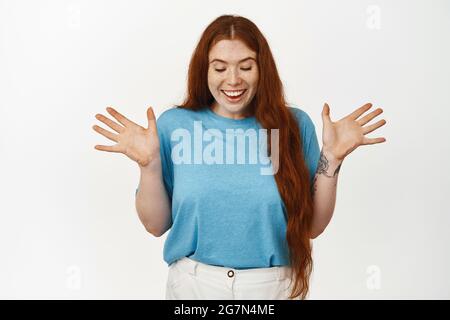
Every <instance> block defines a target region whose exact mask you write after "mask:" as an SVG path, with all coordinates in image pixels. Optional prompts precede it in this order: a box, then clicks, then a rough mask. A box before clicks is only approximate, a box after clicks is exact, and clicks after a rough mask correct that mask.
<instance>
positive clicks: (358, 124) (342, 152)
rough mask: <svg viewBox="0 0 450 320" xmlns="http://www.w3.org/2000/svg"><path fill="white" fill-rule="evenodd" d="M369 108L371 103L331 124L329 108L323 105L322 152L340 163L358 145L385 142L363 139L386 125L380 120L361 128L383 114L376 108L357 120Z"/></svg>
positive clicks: (379, 139) (383, 140) (381, 110)
mask: <svg viewBox="0 0 450 320" xmlns="http://www.w3.org/2000/svg"><path fill="white" fill-rule="evenodd" d="M371 107H372V104H371V103H366V104H365V105H363V106H362V107H360V108H358V109H356V110H355V111H353V112H352V113H350V114H349V115H348V116H346V117H344V118H342V119H341V120H339V121H337V122H333V121H331V118H330V107H329V106H328V104H326V103H325V104H324V106H323V110H322V122H323V131H322V141H323V147H322V149H323V151H324V152H326V153H327V154H329V155H332V156H333V157H334V158H335V159H336V160H338V161H342V160H344V158H345V157H346V156H347V155H348V154H350V153H351V152H352V151H353V150H355V149H356V148H357V147H359V146H360V145H367V144H375V143H381V142H385V141H386V139H385V138H367V137H365V135H366V134H368V133H370V132H372V131H374V130H376V129H378V128H379V127H381V126H383V125H384V124H386V120H384V119H382V120H380V121H378V122H376V123H374V124H371V125H367V126H365V127H363V126H364V125H365V124H367V123H368V122H369V121H370V120H372V119H373V118H375V117H376V116H378V115H379V114H381V113H382V112H383V109H381V108H378V109H376V110H374V111H372V112H371V113H369V114H367V115H366V116H364V117H362V118H361V119H358V118H359V117H360V116H361V115H362V114H364V113H365V112H366V111H367V110H369V109H370V108H371Z"/></svg>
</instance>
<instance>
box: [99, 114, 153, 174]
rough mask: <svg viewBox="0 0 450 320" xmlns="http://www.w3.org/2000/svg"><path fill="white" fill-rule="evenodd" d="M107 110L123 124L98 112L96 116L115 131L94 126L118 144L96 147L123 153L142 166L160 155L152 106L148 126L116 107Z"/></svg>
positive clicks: (148, 115)
mask: <svg viewBox="0 0 450 320" xmlns="http://www.w3.org/2000/svg"><path fill="white" fill-rule="evenodd" d="M106 110H107V111H108V113H109V114H110V115H111V116H113V117H114V118H115V119H116V120H117V121H118V122H119V123H120V124H122V125H120V124H119V123H117V122H115V121H113V120H111V119H109V118H108V117H106V116H104V115H102V114H96V115H95V118H97V120H100V121H101V122H103V123H104V124H106V125H107V126H108V127H110V128H111V129H113V130H114V131H115V133H113V132H110V131H108V130H105V129H103V128H102V127H99V126H97V125H94V126H93V127H92V128H93V129H94V130H95V131H96V132H98V133H100V134H101V135H103V136H105V137H106V138H108V139H110V140H112V141H114V142H117V144H115V145H113V146H104V145H96V146H95V149H97V150H101V151H107V152H118V153H123V154H125V155H126V156H127V157H129V158H130V159H132V160H134V161H136V162H137V163H138V164H139V165H141V166H146V165H148V164H149V163H150V162H152V161H153V160H155V159H157V158H158V157H159V138H158V132H157V128H156V120H155V114H154V113H153V108H152V107H149V108H148V109H147V120H148V127H147V128H144V127H141V126H140V125H138V124H136V123H134V122H133V121H131V120H129V119H127V118H126V117H125V116H123V115H122V114H121V113H119V112H118V111H116V110H115V109H114V108H111V107H108V108H106Z"/></svg>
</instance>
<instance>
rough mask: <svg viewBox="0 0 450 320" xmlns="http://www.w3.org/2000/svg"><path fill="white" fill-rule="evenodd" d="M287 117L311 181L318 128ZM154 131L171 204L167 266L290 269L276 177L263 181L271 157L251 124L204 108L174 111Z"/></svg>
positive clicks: (298, 114)
mask: <svg viewBox="0 0 450 320" xmlns="http://www.w3.org/2000/svg"><path fill="white" fill-rule="evenodd" d="M289 110H291V111H292V112H293V114H294V115H295V118H296V119H297V122H298V124H299V127H300V133H301V138H302V141H303V152H304V157H305V160H306V164H307V167H308V169H309V173H310V181H311V182H312V180H313V178H314V174H315V172H316V169H317V165H318V161H319V157H320V149H319V143H318V140H317V136H316V132H315V126H314V124H313V122H312V120H311V118H310V117H309V116H308V115H307V113H306V112H304V111H303V110H301V109H299V108H297V107H289ZM157 128H158V136H159V140H160V152H161V161H162V171H163V180H164V185H165V188H166V190H167V193H168V195H169V198H170V200H171V201H172V226H171V228H170V229H169V234H168V236H167V239H166V241H165V244H164V260H165V261H166V262H167V264H168V265H170V264H172V263H173V262H175V261H176V260H178V259H180V258H183V257H190V258H191V259H193V260H196V261H200V262H202V263H206V264H209V265H215V266H224V267H229V268H234V269H246V268H268V267H273V266H282V265H289V249H288V245H287V241H286V224H287V216H286V210H285V206H284V203H283V200H282V198H281V196H280V194H279V192H278V188H277V184H276V182H275V178H274V176H273V174H267V169H270V168H271V167H270V164H267V162H263V161H264V159H266V160H267V159H268V158H264V157H263V156H260V155H267V146H266V141H267V135H259V132H260V131H259V129H262V127H261V125H260V124H259V123H258V122H257V121H256V118H255V117H248V118H244V119H231V118H227V117H223V116H220V115H218V114H216V113H215V112H213V111H212V110H211V109H210V108H209V107H205V108H203V109H201V110H198V111H193V110H188V109H184V108H171V109H168V110H166V111H164V112H163V113H162V114H161V115H160V117H159V118H158V120H157ZM252 134H253V135H252ZM230 137H231V138H230ZM255 137H256V138H255ZM258 137H259V139H258ZM255 140H257V142H256V144H255ZM251 141H253V142H251ZM252 146H253V147H252ZM255 146H256V149H258V152H257V155H256V157H255V152H254V150H255V149H254V147H255ZM231 150H234V151H233V152H232V151H231ZM262 150H265V152H266V153H262ZM244 155H245V158H244ZM255 158H256V161H255ZM255 162H256V163H255ZM280 162H281V161H280ZM262 168H265V169H262ZM263 170H266V171H264V172H265V173H264V174H263V173H262V172H263ZM269 172H271V171H269ZM293 192H294V190H293ZM305 192H310V190H305ZM136 193H137V190H136Z"/></svg>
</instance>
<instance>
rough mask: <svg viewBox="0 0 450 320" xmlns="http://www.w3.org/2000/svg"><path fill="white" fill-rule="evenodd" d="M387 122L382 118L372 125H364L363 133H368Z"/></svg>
mask: <svg viewBox="0 0 450 320" xmlns="http://www.w3.org/2000/svg"><path fill="white" fill-rule="evenodd" d="M385 124H386V120H384V119H382V120H380V121H378V122H376V123H374V124H372V125H370V126H366V127H363V134H368V133H370V132H372V131H374V130H375V129H377V128H379V127H381V126H384V125H385Z"/></svg>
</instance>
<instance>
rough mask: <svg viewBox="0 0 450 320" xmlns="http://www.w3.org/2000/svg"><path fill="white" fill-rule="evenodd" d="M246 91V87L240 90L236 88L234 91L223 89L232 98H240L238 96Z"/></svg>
mask: <svg viewBox="0 0 450 320" xmlns="http://www.w3.org/2000/svg"><path fill="white" fill-rule="evenodd" d="M245 91H246V89H244V90H239V91H236V90H233V91H225V90H222V92H223V93H225V95H226V96H227V97H230V98H238V97H240V96H241V95H242V94H243V93H244V92H245Z"/></svg>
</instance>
